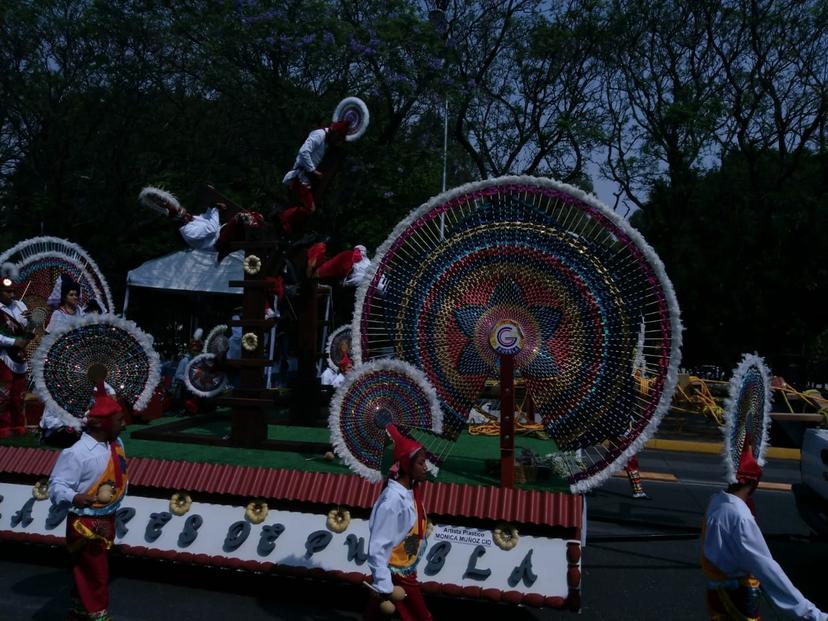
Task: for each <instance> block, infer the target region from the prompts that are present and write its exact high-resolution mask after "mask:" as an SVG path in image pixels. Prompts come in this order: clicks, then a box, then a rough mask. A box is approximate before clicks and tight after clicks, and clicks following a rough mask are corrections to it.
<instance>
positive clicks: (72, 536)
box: [66, 513, 115, 621]
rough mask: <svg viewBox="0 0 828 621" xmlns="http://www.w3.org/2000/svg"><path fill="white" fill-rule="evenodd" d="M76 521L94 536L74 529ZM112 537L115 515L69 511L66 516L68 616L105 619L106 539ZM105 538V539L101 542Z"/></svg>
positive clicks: (106, 586)
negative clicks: (70, 598) (71, 581)
mask: <svg viewBox="0 0 828 621" xmlns="http://www.w3.org/2000/svg"><path fill="white" fill-rule="evenodd" d="M76 522H79V523H80V524H82V525H83V526H85V527H86V528H87V529H88V530H89V531H91V532H92V533H94V535H95V536H94V537H89V534H88V533H87V534H86V535H84V534H82V533H80V532H78V529H77V527H76V526H75V523H76ZM113 539H115V516H114V515H107V516H102V517H87V516H80V515H74V514H72V513H70V514H69V515H68V516H67V519H66V545H67V546H68V547H69V553H70V555H71V563H72V576H73V578H74V579H75V588H74V589H73V593H72V595H73V597H74V598H77V600H79V602H80V606H77V605H75V607H73V609H72V610H71V611H70V613H69V618H70V619H95V620H96V621H98V620H100V621H103V620H105V619H109V618H110V617H109V612H108V611H109V550H108V549H107V545H106V541H109V542H110V543H111V542H112V540H113ZM104 540H105V541H104Z"/></svg>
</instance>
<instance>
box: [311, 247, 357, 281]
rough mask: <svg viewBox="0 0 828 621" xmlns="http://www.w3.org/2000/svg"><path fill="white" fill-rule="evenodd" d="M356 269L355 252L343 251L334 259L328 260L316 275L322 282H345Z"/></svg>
mask: <svg viewBox="0 0 828 621" xmlns="http://www.w3.org/2000/svg"><path fill="white" fill-rule="evenodd" d="M353 267H354V251H353V250H343V251H342V252H340V253H339V254H338V255H336V256H335V257H333V258H332V259H328V260H327V261H325V262H324V263H323V264H322V265H320V266H319V268H318V269H317V272H316V275H317V277H318V278H319V279H320V280H325V279H336V280H344V279H345V278H347V277H348V274H350V273H351V269H352V268H353Z"/></svg>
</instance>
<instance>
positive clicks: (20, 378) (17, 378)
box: [0, 362, 26, 438]
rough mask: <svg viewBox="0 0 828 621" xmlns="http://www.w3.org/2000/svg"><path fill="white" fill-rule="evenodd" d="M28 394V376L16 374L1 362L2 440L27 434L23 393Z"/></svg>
mask: <svg viewBox="0 0 828 621" xmlns="http://www.w3.org/2000/svg"><path fill="white" fill-rule="evenodd" d="M24 392H26V374H25V373H14V372H12V370H11V369H10V368H9V367H7V366H6V364H5V363H4V362H0V438H8V437H9V436H10V435H12V434H13V433H14V434H18V435H23V434H24V433H26V417H25V415H24V413H23V393H24Z"/></svg>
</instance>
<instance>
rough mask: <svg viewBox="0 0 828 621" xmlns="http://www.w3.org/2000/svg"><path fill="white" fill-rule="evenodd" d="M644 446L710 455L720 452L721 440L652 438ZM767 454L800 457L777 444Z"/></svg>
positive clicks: (797, 453) (781, 457)
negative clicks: (699, 440)
mask: <svg viewBox="0 0 828 621" xmlns="http://www.w3.org/2000/svg"><path fill="white" fill-rule="evenodd" d="M646 446H647V448H651V449H659V450H662V451H681V452H685V453H707V454H710V455H717V454H720V453H721V452H722V443H721V442H694V441H691V440H661V439H658V438H654V439H652V440H648V441H647V444H646ZM767 456H768V457H771V458H773V459H792V460H797V461H798V460H800V459H801V453H800V451H799V449H794V448H780V447H778V446H771V447H769V448H768V451H767Z"/></svg>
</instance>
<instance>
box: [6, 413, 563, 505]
mask: <svg viewBox="0 0 828 621" xmlns="http://www.w3.org/2000/svg"><path fill="white" fill-rule="evenodd" d="M179 420H181V418H179V417H162V418H158V419H156V420H154V421H152V422H151V423H149V424H141V425H130V426H129V427H128V428H127V429H126V430H125V431H124V432H123V433H122V434H121V437H122V438H123V440H124V445H125V447H126V453H127V456H129V457H151V458H155V459H168V460H179V461H187V462H203V463H211V464H231V465H236V466H254V467H261V468H286V469H290V470H306V471H313V472H330V473H337V474H350V473H351V471H350V469H349V468H348V467H347V466H345V465H344V464H343V463H342V462H341V461H340V460H339V459H338V458H337V459H334V460H332V461H329V460H327V459H325V457H324V455H321V454H311V453H301V452H292V451H276V450H266V449H247V448H232V447H223V446H210V445H204V444H186V443H179V442H173V441H171V442H160V441H154V440H137V439H134V438H132V437H131V433H132V432H135V431H138V430H142V429H146V428H147V427H148V426H152V427H156V426H161V425H164V424H168V423H172V422H176V421H179ZM185 431H186V432H187V433H195V434H199V435H209V436H216V437H224V436H228V435H229V434H230V420H229V417H228V419H226V420H218V421H213V422H210V423H207V424H200V425H197V426H194V427H191V428H187V429H186V430H185ZM267 435H268V438H269V439H272V440H281V441H294V442H313V443H324V444H327V443H329V442H330V434H329V432H328V430H327V429H326V428H324V427H298V426H288V425H269V426H268V434H267ZM0 446H26V447H40V446H41V445H40V443H39V439H38V437H37V436H34V435H27V436H20V437H15V438H8V439H5V440H0ZM41 448H48V447H41ZM523 448H525V449H528V450H531V451H532V452H534V453H535V454H539V455H545V454H548V453H554V452H555V451H556V447H555V443H554V442H553V441H551V440H540V439H537V438H532V437H524V436H517V437H516V438H515V455H520V453H521V449H523ZM499 461H500V438H499V437H497V436H472V435H470V434H469V433H467V432H464V433H462V434H461V435H460V437H459V438H458V439H457V442H456V443H455V444H454V445H453V447H452V450H451V453H450V454H449V456H448V458H447V459H445V460H444V462H443V465H442V467H441V469H440V475H439V477H438V478H437V480H438V481H439V482H443V483H464V484H469V485H499V483H500V474H499ZM518 470H519V469H518ZM530 472H531V471H530ZM516 487H518V488H520V489H536V490H548V491H567V490H568V489H569V486H568V485H567V484H566V482H565V481H564V480H563V479H560V478H555V477H551V478H549V479H548V480H544V481H529V482H526V483H518V484H516Z"/></svg>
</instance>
